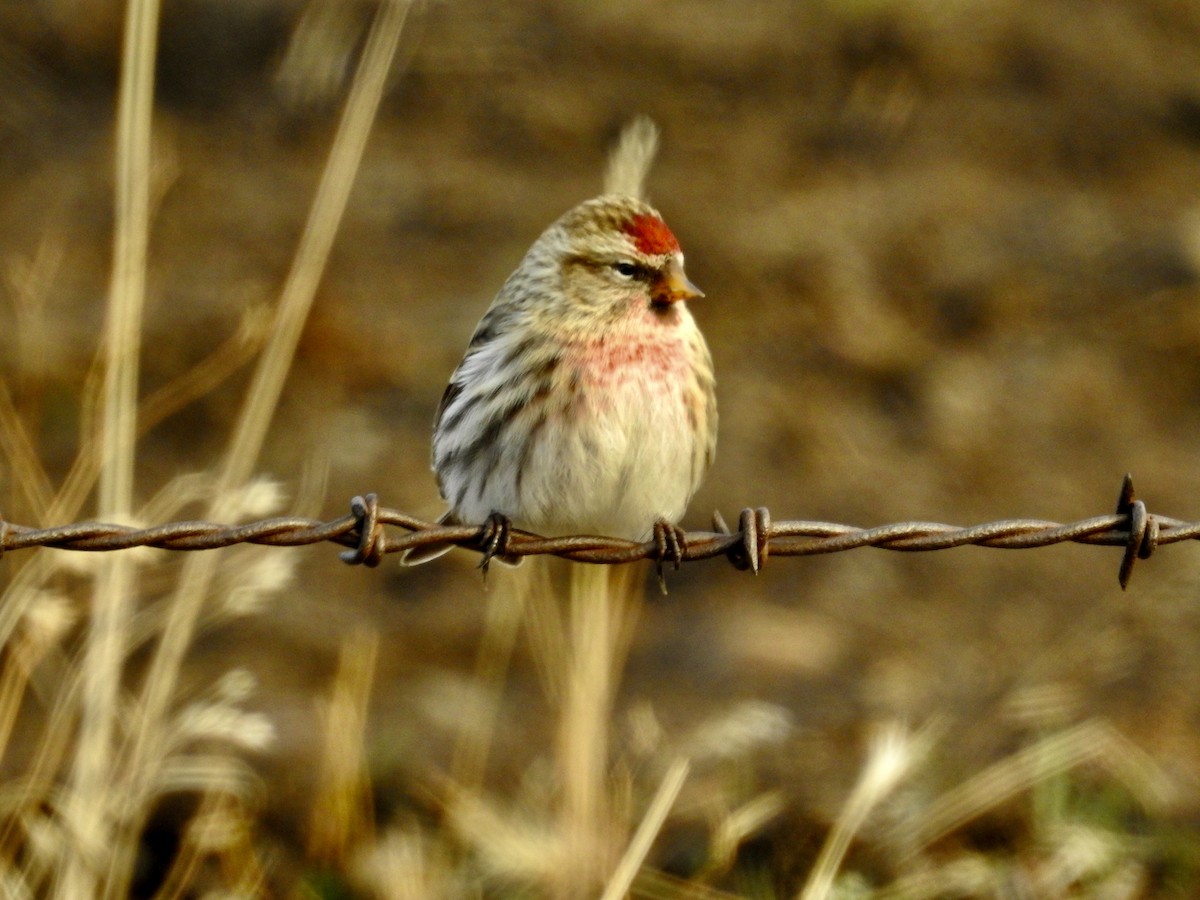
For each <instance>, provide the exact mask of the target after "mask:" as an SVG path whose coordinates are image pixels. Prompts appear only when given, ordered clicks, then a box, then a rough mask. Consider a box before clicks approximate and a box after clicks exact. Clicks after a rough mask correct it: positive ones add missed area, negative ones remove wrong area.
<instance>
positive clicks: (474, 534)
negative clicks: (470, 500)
mask: <svg viewBox="0 0 1200 900" xmlns="http://www.w3.org/2000/svg"><path fill="white" fill-rule="evenodd" d="M384 526H393V527H396V528H401V529H404V530H406V531H408V532H409V533H408V534H406V535H402V536H400V537H391V536H389V535H388V534H387V533H386V531H385V527H384ZM713 529H714V530H713V531H711V532H709V531H695V532H682V531H677V530H676V531H675V532H674V534H664V533H663V532H662V531H661V530H660V529H656V534H655V539H654V540H651V541H645V542H637V541H627V540H622V539H619V538H610V537H598V536H593V535H571V536H566V537H551V538H548V537H542V536H540V535H536V534H532V533H530V532H526V531H520V530H517V529H511V528H508V527H507V522H506V521H505V520H503V518H502V517H499V516H493V517H491V518H490V519H489V520H488V521H487V522H485V523H484V524H483V525H443V524H438V523H433V522H427V521H425V520H423V519H419V518H417V517H415V516H410V515H408V514H407V513H403V512H400V511H398V510H394V509H387V508H385V507H382V506H380V505H379V500H378V497H377V496H376V495H375V494H367V495H366V496H360V497H355V498H354V499H353V500H352V501H351V503H350V514H349V515H345V516H342V517H341V518H338V519H334V520H332V521H329V522H322V521H320V520H317V519H308V518H301V517H278V518H272V519H263V520H261V521H257V522H247V523H245V524H241V525H222V524H219V523H215V522H203V521H191V522H171V523H167V524H164V525H155V526H152V527H149V528H136V527H133V526H125V525H114V524H107V523H102V522H80V523H76V524H72V525H59V526H55V527H52V528H31V527H29V526H25V525H18V524H16V523H13V522H8V521H6V520H5V519H4V518H3V517H0V557H3V555H4V554H5V553H6V552H8V551H12V550H26V549H30V548H34V547H52V548H56V549H59V550H78V551H90V552H98V551H109V550H128V549H130V548H133V547H155V548H158V549H162V550H215V549H218V548H221V547H229V546H232V545H234V544H260V545H266V546H270V547H297V546H304V545H307V544H317V543H322V542H331V543H335V544H340V545H342V546H344V547H348V548H350V549H349V550H346V551H343V552H342V553H341V559H342V561H343V562H345V563H347V564H349V565H366V566H377V565H379V563H380V562H381V561H382V560H383V558H384V557H385V556H387V555H389V554H392V553H399V552H402V551H405V550H409V549H411V548H416V547H427V546H429V545H433V544H452V545H455V546H458V547H463V548H466V549H469V550H475V551H478V552H480V553H481V554H482V555H483V559H482V561H481V563H480V565H481V567H482V568H484V569H485V570H486V568H487V564H488V563H489V562H490V560H491V559H492V558H494V557H496V556H503V557H505V558H513V557H525V556H541V555H552V556H558V557H562V558H564V559H569V560H574V561H576V562H584V563H598V564H620V563H629V562H634V561H637V560H643V559H647V560H652V561H654V562H656V563H657V565H658V567H659V573H660V577H661V572H662V566H663V565H664V564H665V563H670V564H673V565H674V567H675V568H679V566H680V564H681V563H685V562H694V561H697V560H701V559H712V558H714V557H718V556H724V557H726V558H727V559H728V560H729V561H730V562H731V563H732V564H733V565H734V566H735V567H737V568H738V569H744V570H750V571H753V572H756V573H757V572H758V570H759V569H760V568H762V566H763V564H765V563H766V561H767V559H768V558H769V557H771V556H815V555H819V554H825V553H840V552H842V551H845V550H854V549H857V548H859V547H878V548H880V549H883V550H896V551H902V552H910V553H911V552H919V551H928V550H947V549H949V548H951V547H963V546H968V545H971V546H977V547H994V548H999V549H1004V550H1025V549H1029V548H1032V547H1046V546H1049V545H1051V544H1060V543H1066V542H1070V543H1077V544H1099V545H1102V546H1112V547H1124V548H1125V552H1124V555H1123V556H1122V559H1121V566H1120V569H1119V572H1118V580H1119V582H1120V584H1121V587H1122V588H1124V587H1126V586H1127V585H1128V583H1129V578H1130V576H1131V575H1132V572H1133V565H1134V563H1135V562H1136V561H1137V560H1138V559H1148V558H1149V557H1150V556H1151V554H1153V553H1154V551H1155V549H1157V548H1158V547H1159V546H1161V545H1163V544H1173V543H1177V542H1179V541H1188V540H1196V539H1197V538H1200V522H1184V521H1180V520H1178V519H1172V518H1168V517H1166V516H1160V515H1156V514H1152V513H1150V512H1148V511H1147V509H1146V505H1145V503H1143V502H1142V501H1141V500H1137V499H1136V498H1135V496H1134V491H1133V479H1132V478H1131V477H1130V476H1129V475H1126V476H1125V479H1124V481H1123V483H1122V486H1121V493H1120V497H1119V499H1118V501H1117V509H1116V512H1114V513H1111V514H1108V515H1100V516H1093V517H1092V518H1089V519H1081V520H1079V521H1077V522H1069V523H1066V524H1062V523H1059V522H1050V521H1045V520H1042V519H1002V520H1000V521H996V522H986V523H983V524H980V525H971V526H967V527H961V526H957V525H947V524H944V523H941V522H896V523H892V524H889V525H878V526H875V527H874V528H858V527H855V526H853V525H840V524H837V523H834V522H817V521H785V522H773V521H772V520H771V516H770V513H769V512H768V511H767V509H766V508H764V507H759V508H757V509H743V510H742V512H741V515H740V516H739V520H738V528H737V530H736V531H735V530H733V529H731V528H729V526H728V525H726V523H725V520H724V518H723V517H722V516H721V514H720V513H719V512H717V513H714V514H713Z"/></svg>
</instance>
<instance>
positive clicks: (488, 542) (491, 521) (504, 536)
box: [479, 511, 512, 578]
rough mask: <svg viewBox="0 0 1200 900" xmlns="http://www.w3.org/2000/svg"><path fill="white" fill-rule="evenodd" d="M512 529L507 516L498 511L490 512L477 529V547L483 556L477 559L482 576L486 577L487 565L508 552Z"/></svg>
mask: <svg viewBox="0 0 1200 900" xmlns="http://www.w3.org/2000/svg"><path fill="white" fill-rule="evenodd" d="M511 530H512V522H511V521H510V520H509V518H508V516H506V515H504V513H500V512H494V511H493V512H492V514H491V515H489V516H488V517H487V519H486V520H485V521H484V523H483V527H482V528H480V530H479V549H480V551H482V553H483V558H482V559H480V560H479V568H480V570H481V571H482V572H483V577H484V578H487V573H488V566H490V565H491V563H492V560H493V559H494V558H495V557H497V556H504V555H505V554H507V553H508V535H509V532H510V531H511Z"/></svg>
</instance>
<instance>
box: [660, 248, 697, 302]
mask: <svg viewBox="0 0 1200 900" xmlns="http://www.w3.org/2000/svg"><path fill="white" fill-rule="evenodd" d="M662 287H663V292H662V299H663V300H666V301H667V302H669V303H673V302H674V301H676V300H695V299H697V298H699V297H703V296H704V291H702V290H700V288H698V287H696V286H695V285H694V284H692V283H691V282H690V281H688V277H687V273H686V272H684V271H683V263H681V262H680V261H679V260H677V259H673V260H671V261H670V262H669V263H667V268H666V270H665V271H664V272H663V280H662Z"/></svg>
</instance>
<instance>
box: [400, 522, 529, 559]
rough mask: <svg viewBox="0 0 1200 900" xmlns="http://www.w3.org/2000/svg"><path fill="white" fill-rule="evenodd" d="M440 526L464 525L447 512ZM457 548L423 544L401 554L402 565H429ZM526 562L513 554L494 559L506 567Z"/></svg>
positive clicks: (505, 554) (504, 554) (501, 555)
mask: <svg viewBox="0 0 1200 900" xmlns="http://www.w3.org/2000/svg"><path fill="white" fill-rule="evenodd" d="M437 523H438V524H439V525H461V524H462V523H461V522H459V521H458V519H456V518H455V517H454V515H453V514H452V513H451V512H450V511H449V510H447V511H446V512H445V513H443V514H442V517H441V518H440V519H438V520H437ZM454 547H455V545H454V544H443V543H435V544H422V545H421V546H419V547H409V548H408V549H407V550H405V551H404V552H403V553H401V554H400V565H402V566H419V565H421V564H422V563H427V562H429V561H430V560H434V559H437V558H438V557H439V556H445V555H446V554H447V553H449V552H450V551H451V550H453V549H454ZM523 560H524V557H522V556H517V555H516V554H513V553H500V554H497V555H496V556H493V557H492V562H498V563H502V564H503V565H506V566H519V565H520V564H521V562H522V561H523Z"/></svg>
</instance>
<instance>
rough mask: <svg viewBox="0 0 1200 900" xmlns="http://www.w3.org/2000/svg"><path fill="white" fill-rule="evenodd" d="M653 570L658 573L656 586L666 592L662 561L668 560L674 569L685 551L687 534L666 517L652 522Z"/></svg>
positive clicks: (680, 561)
mask: <svg viewBox="0 0 1200 900" xmlns="http://www.w3.org/2000/svg"><path fill="white" fill-rule="evenodd" d="M654 549H655V558H654V571H655V573H656V574H657V575H658V588H659V590H661V591H662V592H663V594H666V593H667V579H666V576H665V575H664V574H663V563H664V562H668V561H669V562H670V563H671V565H672V566H673V567H674V568H675V570H676V571H678V569H679V565H680V563H682V562H683V555H684V553H686V552H687V535H686V533H685V532H684V530H683V529H682V528H680V527H679V526H678V525H672V524H671V523H670V522H668V521H667V520H666V519H659V520H658V521H657V522H655V523H654Z"/></svg>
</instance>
